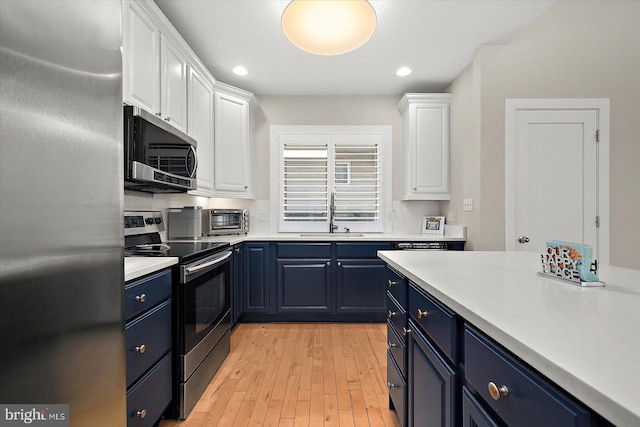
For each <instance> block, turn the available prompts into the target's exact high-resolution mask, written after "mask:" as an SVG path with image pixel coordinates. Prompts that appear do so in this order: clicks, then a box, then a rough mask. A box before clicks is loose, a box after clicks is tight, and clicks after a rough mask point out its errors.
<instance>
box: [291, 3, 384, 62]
mask: <svg viewBox="0 0 640 427" xmlns="http://www.w3.org/2000/svg"><path fill="white" fill-rule="evenodd" d="M375 30H376V12H375V10H373V6H371V5H370V4H369V2H368V1H366V0H292V1H291V3H289V5H287V8H286V9H285V10H284V13H283V14H282V32H283V33H284V35H285V37H286V38H287V39H288V40H289V41H290V42H291V43H292V44H293V45H294V46H296V47H297V48H298V49H301V50H304V51H305V52H309V53H312V54H314V55H323V56H332V55H342V54H343V53H347V52H351V51H353V50H355V49H357V48H359V47H360V46H362V45H363V44H365V43H366V42H367V40H369V39H370V38H371V36H372V35H373V33H374V31H375Z"/></svg>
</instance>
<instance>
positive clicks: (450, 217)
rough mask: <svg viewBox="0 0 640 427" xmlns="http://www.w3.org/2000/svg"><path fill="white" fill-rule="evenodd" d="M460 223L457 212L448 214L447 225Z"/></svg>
mask: <svg viewBox="0 0 640 427" xmlns="http://www.w3.org/2000/svg"><path fill="white" fill-rule="evenodd" d="M457 221H458V213H457V212H456V211H450V212H447V224H455V223H456V222H457Z"/></svg>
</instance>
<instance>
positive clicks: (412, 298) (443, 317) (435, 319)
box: [409, 282, 458, 363]
mask: <svg viewBox="0 0 640 427" xmlns="http://www.w3.org/2000/svg"><path fill="white" fill-rule="evenodd" d="M409 314H410V316H411V318H412V319H413V321H414V322H416V325H418V326H419V327H420V329H422V331H423V332H424V333H425V334H426V335H427V336H429V337H430V338H431V339H432V340H433V342H434V343H435V344H436V345H437V346H438V347H439V348H440V350H442V351H443V352H444V354H445V355H446V356H447V357H448V358H449V359H450V360H452V361H453V362H454V363H457V362H458V344H457V343H458V340H457V339H456V338H457V332H456V331H457V328H456V322H457V321H456V315H455V314H454V313H453V312H452V311H451V310H449V309H448V308H446V307H444V306H443V305H441V304H440V303H438V302H437V301H436V300H434V299H433V298H431V297H430V296H428V295H427V294H425V293H424V292H423V291H422V290H418V289H417V288H416V285H415V284H414V283H412V282H409Z"/></svg>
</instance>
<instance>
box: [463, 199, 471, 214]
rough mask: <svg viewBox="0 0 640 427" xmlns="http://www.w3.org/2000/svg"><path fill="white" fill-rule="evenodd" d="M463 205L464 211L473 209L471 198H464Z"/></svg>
mask: <svg viewBox="0 0 640 427" xmlns="http://www.w3.org/2000/svg"><path fill="white" fill-rule="evenodd" d="M463 206H464V211H465V212H471V211H473V199H464V203H463Z"/></svg>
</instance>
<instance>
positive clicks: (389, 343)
mask: <svg viewBox="0 0 640 427" xmlns="http://www.w3.org/2000/svg"><path fill="white" fill-rule="evenodd" d="M387 345H388V346H389V348H393V347H397V346H398V344H396V343H392V342H387Z"/></svg>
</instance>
